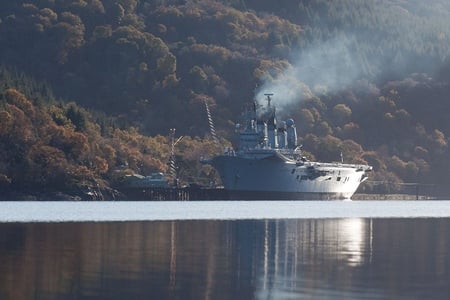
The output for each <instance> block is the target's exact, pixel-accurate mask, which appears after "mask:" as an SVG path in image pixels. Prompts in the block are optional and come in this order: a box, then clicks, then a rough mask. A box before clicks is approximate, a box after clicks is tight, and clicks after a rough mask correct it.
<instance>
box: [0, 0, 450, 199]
mask: <svg viewBox="0 0 450 300" xmlns="http://www.w3.org/2000/svg"><path fill="white" fill-rule="evenodd" d="M449 17H450V7H449V5H448V3H447V2H446V1H433V2H432V3H428V2H427V3H424V2H422V1H414V0H410V1H396V0H393V1H388V0H380V1H355V0H342V1H325V0H315V1H293V0H283V1H276V2H274V1H268V0H262V1H261V0H258V1H253V0H235V1H232V0H230V1H220V2H219V1H212V0H209V1H207V0H201V1H193V0H190V1H186V0H166V1H163V0H159V1H157V0H154V1H145V0H140V1H138V0H117V1H112V0H111V1H107V0H24V1H22V0H21V1H3V2H2V3H0V63H1V65H2V66H3V69H2V70H3V74H4V76H3V78H2V81H1V82H0V83H1V85H0V87H1V91H0V92H1V113H2V121H1V122H2V123H1V126H2V132H1V136H0V138H1V144H0V147H1V148H2V149H1V151H2V156H1V160H2V163H1V164H0V174H1V175H0V176H2V182H3V185H9V186H11V185H17V186H21V185H26V186H33V185H34V186H39V185H41V184H44V185H47V186H51V185H52V184H55V183H56V182H55V180H56V181H58V180H59V181H58V182H59V183H57V184H60V183H61V182H66V184H68V185H71V184H72V185H74V184H75V185H77V184H80V182H82V181H83V180H84V181H86V180H87V179H85V178H89V180H91V181H92V180H94V179H95V181H103V182H104V183H103V184H104V185H105V186H106V185H108V184H110V183H111V182H113V177H114V176H113V175H114V172H115V171H117V169H120V168H121V166H127V168H129V169H130V170H131V171H134V172H139V173H143V174H145V173H148V172H151V171H156V170H160V171H166V170H167V169H166V168H167V165H166V162H167V160H168V153H169V152H168V149H169V148H168V147H169V146H168V144H169V141H168V140H167V133H168V132H169V129H170V128H176V129H177V134H179V135H183V136H187V138H184V139H183V140H182V142H183V143H187V144H189V147H194V149H200V148H202V147H203V145H204V144H207V145H209V146H208V147H206V148H208V150H207V151H203V152H202V151H200V150H199V151H193V153H190V154H189V155H188V156H189V157H185V155H184V152H183V149H184V148H183V147H185V146H186V145H184V146H180V149H179V151H180V153H181V154H180V161H181V158H186V161H184V160H183V162H184V165H183V170H184V171H180V172H181V173H182V174H181V175H182V176H184V178H183V179H184V180H185V181H191V180H197V178H198V177H199V176H200V174H201V176H208V175H210V176H214V175H213V172H210V171H211V170H207V171H206V173H207V174H206V175H205V174H204V173H205V171H204V170H203V169H201V168H200V167H199V166H198V164H196V163H194V162H195V161H196V160H198V159H199V158H200V156H202V155H207V154H208V155H210V154H211V153H212V151H213V146H212V144H211V145H210V140H209V139H207V137H208V132H209V128H208V121H207V116H206V113H205V102H206V103H207V104H208V105H209V107H210V109H211V111H212V114H213V118H214V121H215V126H216V129H217V132H218V134H219V136H221V137H222V138H223V139H227V140H230V141H231V142H235V140H234V139H233V131H234V126H235V124H236V123H237V122H238V121H239V120H238V117H239V113H240V109H241V107H242V105H243V104H244V103H245V102H246V101H250V100H252V99H253V98H254V97H255V94H256V95H257V94H258V92H259V91H266V92H275V96H274V104H277V101H280V102H283V101H284V99H287V96H286V95H284V92H287V91H293V92H294V96H292V95H290V96H289V97H290V98H291V99H290V101H289V103H284V102H283V107H284V109H283V111H284V112H285V113H284V114H285V115H286V116H288V117H293V118H294V119H295V120H296V121H297V127H298V128H299V131H300V136H301V142H302V144H303V148H304V150H305V152H306V153H308V155H309V156H310V157H311V158H315V159H319V160H327V161H329V160H340V153H341V152H342V154H343V157H344V160H345V161H346V162H360V163H369V164H371V165H373V166H374V168H375V172H374V173H373V175H372V177H371V182H372V183H371V182H368V183H367V184H365V186H364V187H363V189H365V190H366V191H377V192H378V191H379V192H386V191H388V192H395V191H398V190H399V189H400V187H401V185H400V184H401V183H402V182H407V183H409V182H420V183H433V184H443V185H446V184H449V182H448V180H447V179H446V176H445V175H446V170H447V165H448V164H450V155H449V150H448V142H449V140H448V136H449V134H450V122H449V121H448V118H446V111H447V108H448V106H449V105H450V104H449V101H448V97H447V95H448V92H449V78H450V71H449V70H450V68H448V61H449V59H448V54H449V53H450V51H449V50H450V26H448V25H449V24H448V23H449V21H448V20H450V18H449ZM11 70H13V71H11ZM11 73H14V74H15V75H11ZM18 74H25V75H18ZM11 76H12V77H11ZM8 78H9V79H8ZM11 78H13V79H11ZM17 78H19V79H17ZM20 78H21V79H20ZM22 122H23V124H22V125H20V124H21V123H22ZM15 130H16V131H15ZM144 135H146V136H152V137H145V136H144ZM127 136H128V137H127ZM189 137H190V138H189ZM205 137H206V139H204V138H205ZM130 143H131V144H130ZM200 152H201V153H200ZM45 153H48V154H45ZM111 153H114V155H112V154H111ZM130 153H133V154H132V155H131V154H130ZM186 153H187V152H186ZM46 155H47V156H49V157H46ZM12 156H14V158H13V157H12ZM49 158H54V160H53V161H48V160H49ZM52 168H56V169H55V170H59V171H55V170H53V171H49V170H50V169H52ZM131 171H130V172H131ZM19 173H20V174H19ZM56 174H59V175H60V176H59V175H58V176H56ZM183 174H184V175H183ZM52 176H53V177H52ZM71 182H72V183H71ZM74 182H75V183H74Z"/></svg>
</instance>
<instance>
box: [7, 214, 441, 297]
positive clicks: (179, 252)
mask: <svg viewBox="0 0 450 300" xmlns="http://www.w3.org/2000/svg"><path fill="white" fill-rule="evenodd" d="M449 226H450V219H448V218H436V219H316V220H308V219H307V220H260V221H255V220H253V221H245V220H240V221H165V222H108V223H95V222H94V223H35V224H32V223H26V224H25V223H24V224H19V223H6V224H0V269H1V270H2V271H1V272H0V298H1V299H144V298H145V299H362V298H364V299H447V297H448V295H450V285H449V284H448V283H449V282H450V271H449V270H450V251H448V249H449V246H450V236H449V235H448V228H450V227H449Z"/></svg>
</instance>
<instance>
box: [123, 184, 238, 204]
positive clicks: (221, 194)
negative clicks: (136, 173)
mask: <svg viewBox="0 0 450 300" xmlns="http://www.w3.org/2000/svg"><path fill="white" fill-rule="evenodd" d="M120 191H121V192H122V193H123V194H124V195H125V196H126V197H127V200H130V201H140V200H149V201H196V200H199V201H202V200H228V199H229V195H228V192H227V191H226V190H225V189H223V188H199V187H182V188H175V187H153V188H122V189H120Z"/></svg>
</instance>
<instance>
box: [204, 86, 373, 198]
mask: <svg viewBox="0 0 450 300" xmlns="http://www.w3.org/2000/svg"><path fill="white" fill-rule="evenodd" d="M266 97H267V105H258V104H257V103H256V102H253V103H249V104H248V105H247V106H246V107H245V109H244V113H243V121H244V122H243V124H242V125H237V126H236V129H237V131H238V133H239V146H238V148H237V149H232V148H227V149H225V151H224V153H223V154H222V155H218V156H216V157H214V158H212V159H210V160H207V161H205V162H206V163H209V164H211V165H212V166H213V167H214V168H215V169H216V170H217V171H218V172H219V174H220V177H221V179H222V184H223V186H224V188H225V190H226V191H227V193H228V195H229V197H230V199H240V200H246V199H248V200H286V199H289V200H331V199H350V198H351V197H352V195H353V194H354V193H355V191H356V190H357V188H358V187H359V185H360V184H361V183H362V182H363V181H365V180H366V179H367V177H368V176H367V173H368V172H369V171H371V170H372V167H371V166H368V165H357V164H345V163H343V162H333V163H330V162H328V163H324V162H316V161H309V160H308V159H306V158H305V157H304V156H303V155H302V151H301V149H300V147H299V146H298V144H297V130H296V127H295V123H294V120H292V119H288V120H286V121H282V122H279V123H277V118H276V108H275V106H273V105H272V104H271V100H272V99H271V97H272V94H266Z"/></svg>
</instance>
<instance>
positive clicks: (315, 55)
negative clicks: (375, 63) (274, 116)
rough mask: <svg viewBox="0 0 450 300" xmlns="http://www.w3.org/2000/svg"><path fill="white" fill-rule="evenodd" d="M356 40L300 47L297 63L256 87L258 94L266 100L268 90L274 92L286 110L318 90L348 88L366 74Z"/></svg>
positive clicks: (333, 41)
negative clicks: (360, 60) (358, 54)
mask: <svg viewBox="0 0 450 300" xmlns="http://www.w3.org/2000/svg"><path fill="white" fill-rule="evenodd" d="M356 53H357V51H355V43H353V42H352V41H351V40H349V39H346V38H335V39H332V40H328V41H324V42H316V43H313V45H312V46H310V47H308V48H306V49H300V50H299V51H298V54H297V56H296V57H293V59H292V61H293V63H292V64H291V65H290V67H289V68H287V69H286V70H284V72H283V73H281V74H278V75H277V76H276V77H275V78H266V80H265V81H264V82H263V83H262V85H261V86H259V87H258V89H257V90H256V95H255V98H256V100H257V101H258V102H259V103H261V104H262V102H263V100H264V99H265V96H264V94H265V93H273V94H274V96H273V100H274V104H275V105H276V106H277V108H278V109H279V110H280V109H281V110H282V109H283V108H284V107H286V106H287V105H290V104H293V103H296V102H300V101H302V100H304V99H306V98H308V97H311V96H312V94H313V92H312V91H314V93H319V94H320V93H322V92H325V91H326V92H327V93H334V92H337V91H339V90H342V89H345V88H346V87H348V86H349V85H351V84H352V83H353V82H355V81H356V80H357V79H358V78H359V77H361V75H362V74H363V69H362V66H361V64H360V63H358V61H359V60H358V59H356V57H357V55H356Z"/></svg>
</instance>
